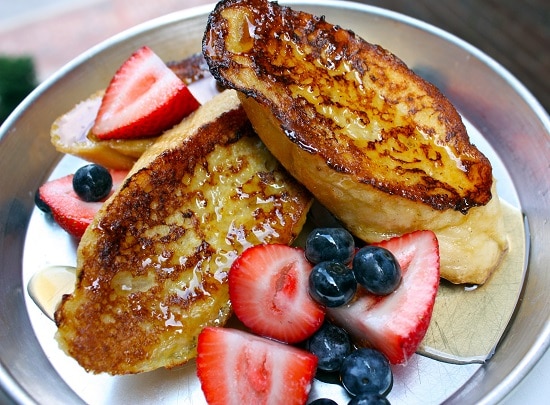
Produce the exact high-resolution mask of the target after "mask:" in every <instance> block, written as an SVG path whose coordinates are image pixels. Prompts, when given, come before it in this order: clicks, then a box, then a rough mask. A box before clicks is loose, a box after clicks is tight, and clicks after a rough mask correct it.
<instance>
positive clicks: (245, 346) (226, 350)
mask: <svg viewBox="0 0 550 405" xmlns="http://www.w3.org/2000/svg"><path fill="white" fill-rule="evenodd" d="M197 353H198V354H197V376H198V378H199V381H200V383H201V388H202V391H203V393H204V396H205V397H206V401H207V402H208V403H209V404H210V405H216V404H221V405H232V404H236V405H241V404H244V405H246V404H254V405H256V404H273V405H277V404H285V405H291V404H305V403H306V401H307V398H308V394H309V391H310V389H311V385H312V381H313V377H314V376H315V371H316V368H317V357H315V355H313V354H311V353H309V352H307V351H304V350H302V349H298V348H296V347H294V346H289V345H286V344H284V343H280V342H276V341H273V340H270V339H266V338H262V337H259V336H256V335H253V334H251V333H247V332H244V331H241V330H237V329H230V328H219V327H207V328H205V329H203V331H202V332H201V334H200V335H199V338H198V346H197Z"/></svg>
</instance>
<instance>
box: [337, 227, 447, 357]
mask: <svg viewBox="0 0 550 405" xmlns="http://www.w3.org/2000/svg"><path fill="white" fill-rule="evenodd" d="M378 245H379V246H382V247H385V248H386V249H388V250H390V251H391V252H392V253H393V254H394V255H395V257H396V258H397V260H398V261H399V264H400V265H401V270H402V275H403V279H402V280H401V284H400V286H399V287H398V288H397V290H395V291H394V292H393V293H391V294H389V295H387V296H375V295H372V294H369V293H367V292H366V291H365V290H364V289H360V290H359V292H358V294H357V295H358V297H357V299H356V300H355V301H353V302H352V303H351V304H349V305H346V306H343V307H339V308H329V309H328V310H327V311H328V316H329V317H331V318H332V319H333V320H334V321H335V322H336V323H338V324H339V325H340V326H342V327H343V328H345V329H346V330H347V331H348V332H349V333H350V335H351V336H353V338H354V339H355V340H357V341H358V342H359V343H360V344H365V345H369V346H372V347H374V348H376V349H378V350H380V351H381V352H383V353H384V354H385V355H386V356H387V357H388V359H389V361H390V362H391V363H392V364H399V363H405V362H406V361H407V360H408V359H409V358H410V356H412V355H413V353H414V352H415V351H416V349H417V348H418V345H419V344H420V342H421V341H422V339H423V338H424V335H425V334H426V331H427V330H428V326H429V324H430V319H431V317H432V312H433V306H434V302H435V297H436V294H437V289H438V287H439V244H438V242H437V237H436V235H435V234H434V233H433V232H431V231H416V232H412V233H409V234H406V235H403V236H401V237H397V238H392V239H390V240H388V241H384V242H381V243H378Z"/></svg>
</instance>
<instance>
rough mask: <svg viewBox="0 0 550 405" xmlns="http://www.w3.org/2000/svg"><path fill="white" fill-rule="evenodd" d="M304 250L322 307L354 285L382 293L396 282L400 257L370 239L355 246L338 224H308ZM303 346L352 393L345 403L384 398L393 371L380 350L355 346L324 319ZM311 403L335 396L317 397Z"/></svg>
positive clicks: (340, 299) (345, 298)
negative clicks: (365, 243) (327, 226)
mask: <svg viewBox="0 0 550 405" xmlns="http://www.w3.org/2000/svg"><path fill="white" fill-rule="evenodd" d="M305 254H306V257H307V259H308V260H309V261H310V262H312V263H313V264H314V267H313V269H312V271H311V273H310V276H309V293H310V295H311V297H312V298H313V299H314V300H315V301H317V302H319V303H320V304H322V305H324V306H326V307H330V308H334V307H338V306H341V305H345V304H347V303H348V302H349V301H350V300H351V299H353V297H354V296H355V294H356V291H357V289H358V288H364V289H365V290H367V291H368V292H369V293H371V294H376V295H387V294H390V293H391V292H393V291H395V289H396V288H397V287H398V286H399V284H400V282H401V268H400V266H399V262H398V261H397V259H396V258H395V256H394V255H393V254H392V253H391V252H390V251H388V250H387V249H384V248H382V247H378V246H374V245H367V246H364V247H362V248H360V249H356V247H355V240H354V238H353V236H352V235H351V234H350V233H349V232H348V231H347V230H345V229H343V228H317V229H315V230H313V231H312V232H311V233H310V234H309V235H308V238H307V240H306V246H305ZM306 347H307V349H308V350H309V351H310V352H312V353H313V354H315V355H316V356H317V358H318V370H320V372H322V373H328V374H336V375H337V378H338V379H339V381H340V382H341V384H342V386H343V387H344V388H345V389H346V391H347V392H348V393H349V394H350V395H351V396H352V399H351V401H350V402H349V404H350V405H361V404H388V403H389V402H388V400H387V398H386V396H387V394H388V393H389V392H390V390H391V387H392V383H393V375H392V371H391V368H390V363H389V361H388V359H387V358H386V357H385V356H384V355H383V354H382V353H381V352H379V351H378V350H375V349H370V348H354V346H353V344H352V342H351V340H350V337H349V335H348V333H347V332H346V331H345V330H344V329H342V328H340V327H338V326H336V325H334V324H332V323H330V322H328V321H327V322H325V324H324V325H323V326H322V327H321V328H320V329H319V330H318V331H317V332H316V333H315V334H314V335H313V336H311V337H310V338H309V339H308V341H307V343H306ZM312 404H315V405H323V404H324V405H331V404H336V402H334V401H333V400H331V399H326V398H319V399H317V400H315V401H313V402H312Z"/></svg>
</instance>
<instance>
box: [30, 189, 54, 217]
mask: <svg viewBox="0 0 550 405" xmlns="http://www.w3.org/2000/svg"><path fill="white" fill-rule="evenodd" d="M34 205H36V207H37V208H38V209H39V210H40V211H42V212H44V213H46V214H51V213H52V210H51V209H50V206H49V205H48V204H46V203H45V202H44V200H42V197H40V190H36V192H35V193H34Z"/></svg>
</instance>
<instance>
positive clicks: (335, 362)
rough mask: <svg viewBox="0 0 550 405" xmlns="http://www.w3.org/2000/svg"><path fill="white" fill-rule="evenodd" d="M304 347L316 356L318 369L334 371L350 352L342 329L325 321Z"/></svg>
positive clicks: (345, 333) (347, 337) (348, 343)
mask: <svg viewBox="0 0 550 405" xmlns="http://www.w3.org/2000/svg"><path fill="white" fill-rule="evenodd" d="M306 348H307V350H309V351H310V352H311V353H313V354H314V355H315V356H317V359H318V364H317V368H318V369H319V370H322V371H328V372H334V371H338V370H340V366H341V365H342V360H344V358H345V357H346V356H347V355H348V354H350V353H351V342H350V338H349V335H348V333H347V332H346V331H345V330H344V329H342V328H340V327H338V326H336V325H334V324H332V323H328V322H327V323H324V324H323V326H321V328H319V330H317V332H315V333H314V334H313V335H312V336H311V337H310V338H309V340H308V341H307V343H306Z"/></svg>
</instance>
